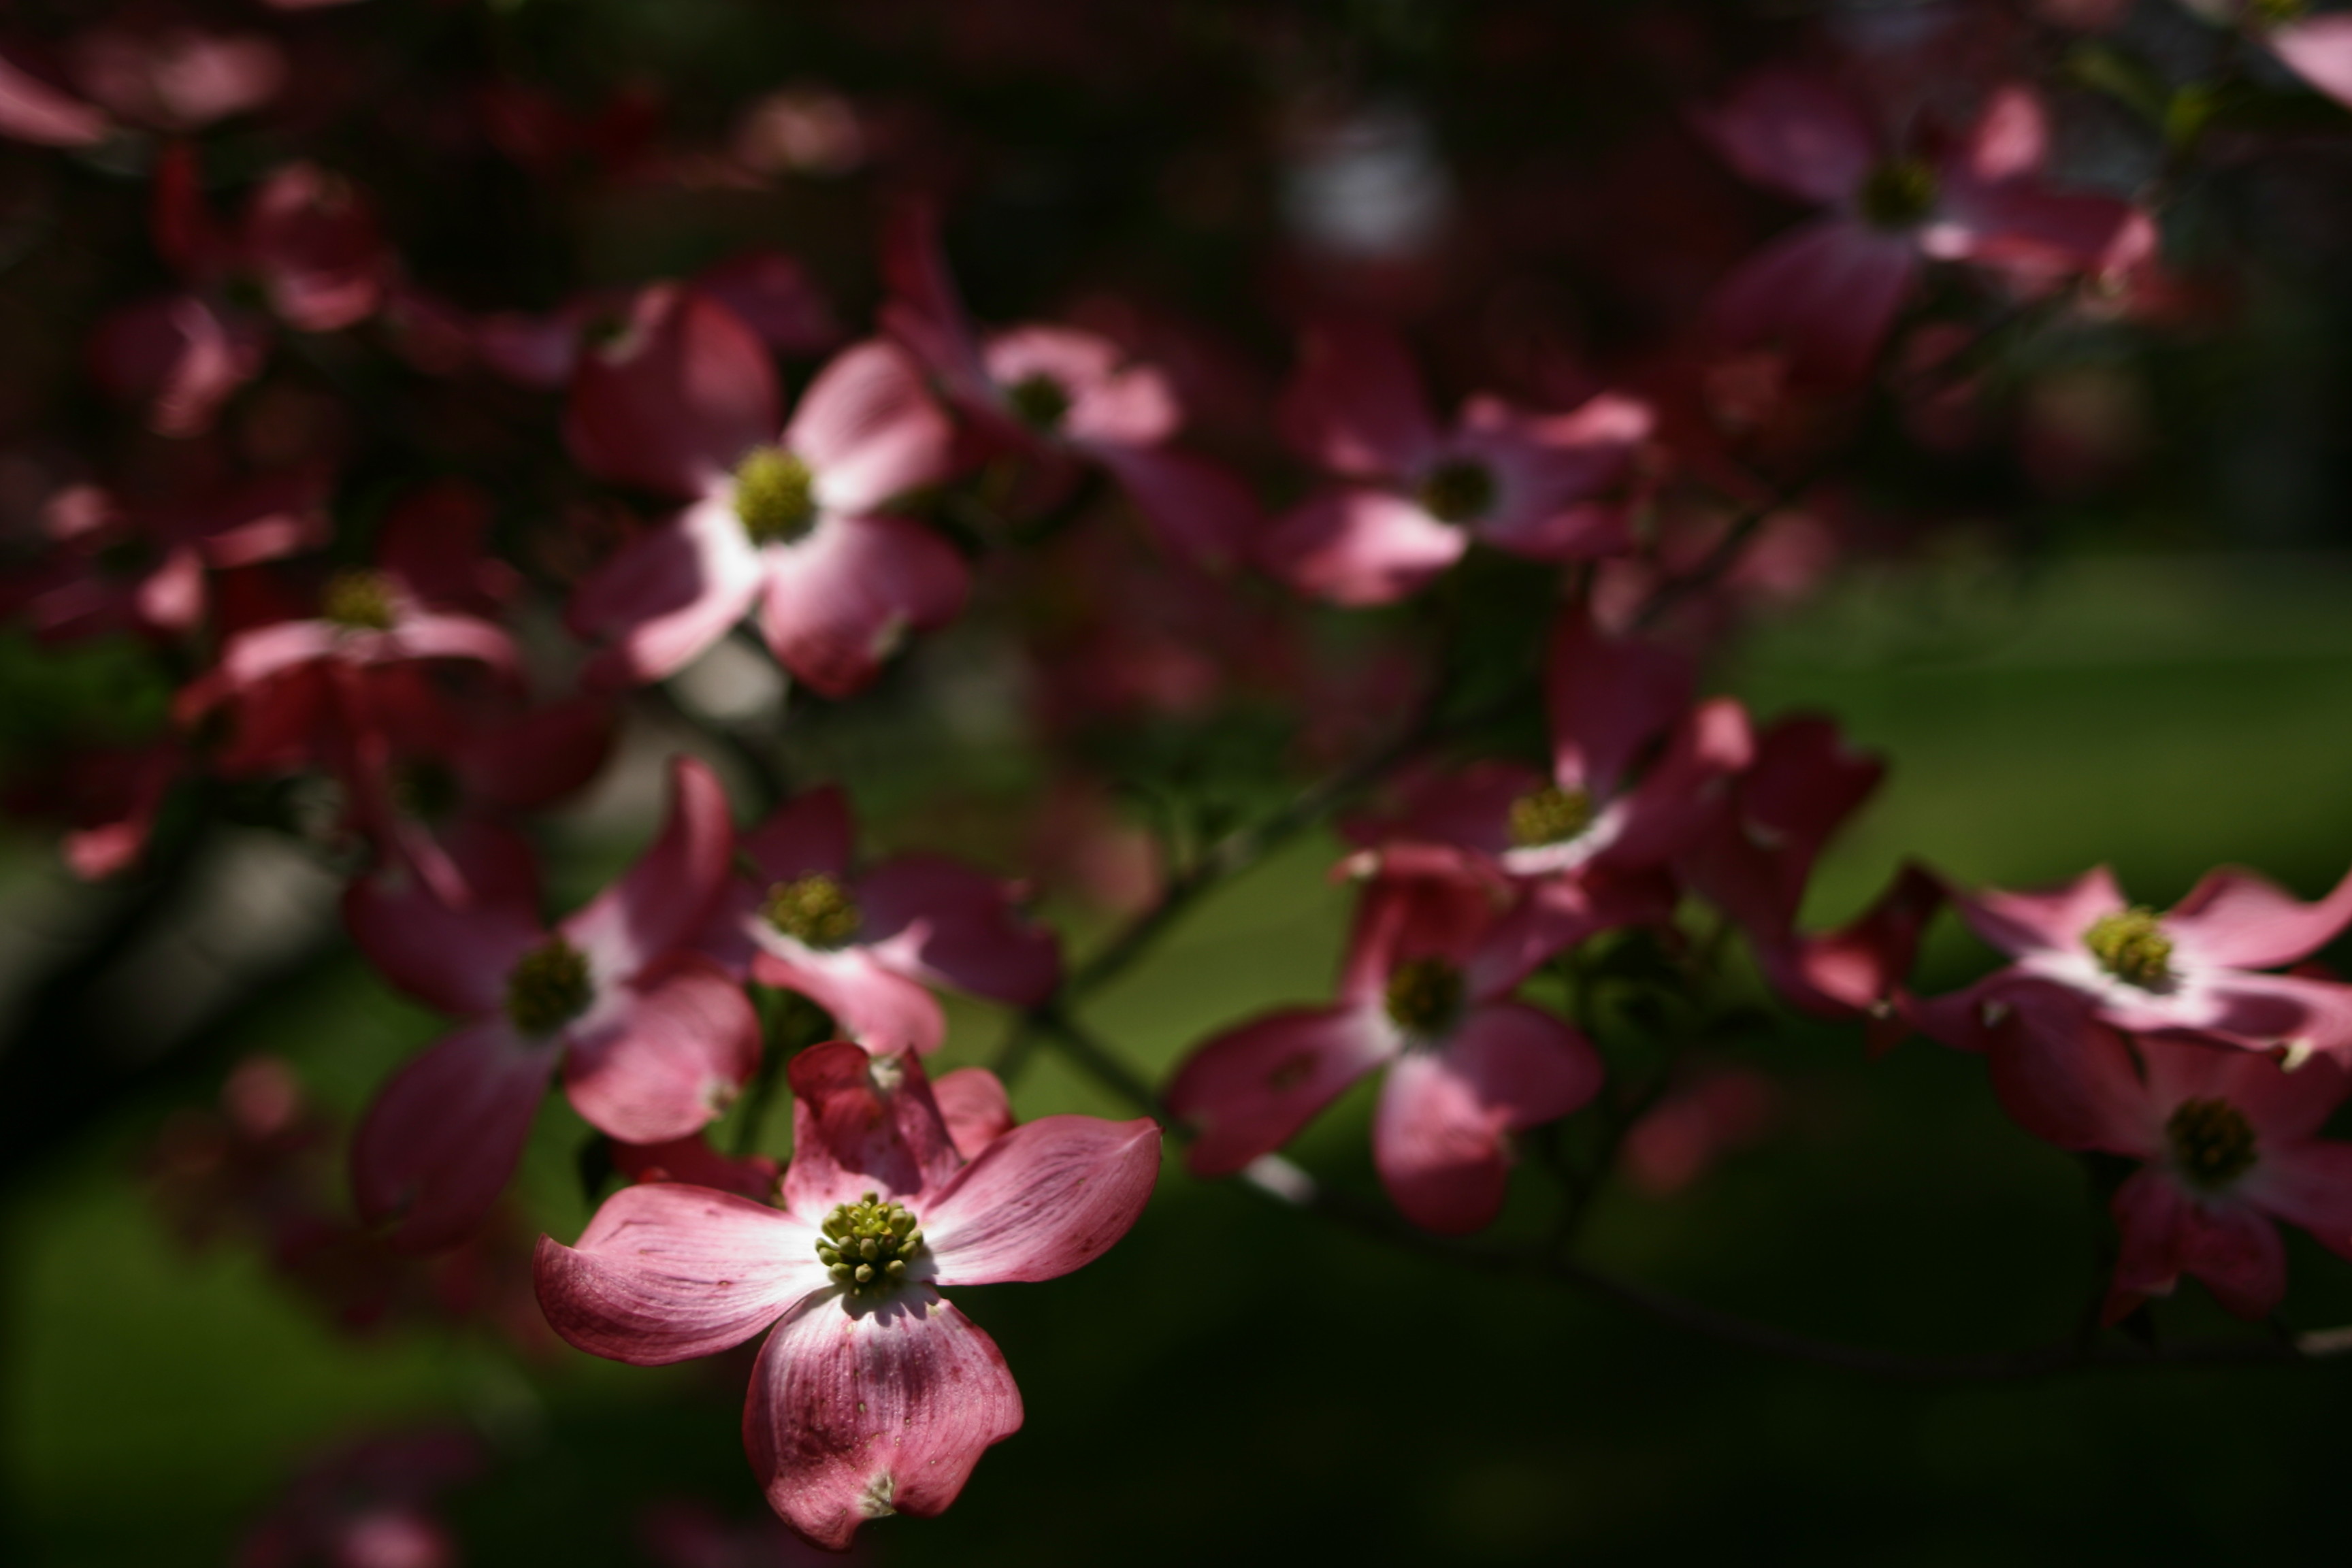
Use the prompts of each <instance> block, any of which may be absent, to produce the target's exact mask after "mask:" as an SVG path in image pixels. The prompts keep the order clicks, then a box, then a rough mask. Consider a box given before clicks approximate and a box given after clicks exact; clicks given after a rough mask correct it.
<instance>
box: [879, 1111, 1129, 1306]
mask: <svg viewBox="0 0 2352 1568" xmlns="http://www.w3.org/2000/svg"><path fill="white" fill-rule="evenodd" d="M1159 1178H1160V1124H1159V1123H1158V1122H1156V1121H1152V1120H1151V1119H1150V1117H1148V1116H1147V1117H1142V1118H1139V1119H1138V1120H1136V1121H1104V1120H1102V1119H1101V1118H1099V1117H1094V1116H1046V1117H1041V1118H1039V1119H1038V1120H1037V1121H1032V1122H1029V1123H1028V1124H1026V1125H1025V1126H1022V1127H1016V1128H1014V1129H1013V1131H1010V1132H1007V1133H1006V1134H1004V1135H1003V1137H1001V1138H999V1139H997V1140H996V1141H995V1142H992V1143H991V1144H989V1146H988V1147H987V1148H986V1149H984V1150H982V1152H981V1154H980V1157H979V1158H978V1159H976V1160H974V1161H973V1162H972V1163H971V1164H969V1165H966V1166H965V1167H964V1168H963V1169H962V1170H961V1171H959V1172H957V1173H955V1175H954V1176H952V1177H951V1178H950V1180H949V1181H948V1184H947V1185H946V1186H944V1187H942V1188H940V1191H939V1192H938V1193H936V1194H927V1195H926V1196H925V1198H924V1200H923V1208H922V1216H921V1217H922V1222H923V1234H924V1235H925V1236H926V1237H929V1240H930V1249H931V1254H932V1256H933V1257H934V1258H937V1259H938V1260H939V1271H940V1272H939V1280H940V1284H942V1285H950V1286H951V1285H994V1284H998V1283H1001V1282H1003V1281H1005V1280H1012V1279H1055V1278H1056V1277H1057V1276H1060V1275H1064V1274H1067V1273H1069V1272H1070V1271H1071V1270H1072V1269H1074V1268H1083V1267H1085V1266H1086V1265H1087V1264H1089V1263H1092V1262H1093V1261H1094V1260H1095V1259H1096V1258H1100V1257H1101V1256H1102V1255H1103V1254H1104V1253H1106V1252H1108V1251H1109V1250H1110V1247H1111V1244H1112V1243H1113V1242H1115V1241H1117V1240H1118V1238H1119V1237H1122V1236H1125V1235H1126V1234H1127V1232H1128V1228H1129V1226H1132V1225H1134V1224H1135V1222H1136V1218H1137V1216H1139V1215H1141V1214H1142V1213H1143V1205H1144V1204H1145V1203H1146V1202H1147V1201H1148V1200H1149V1199H1150V1196H1151V1187H1152V1184H1153V1183H1154V1182H1156V1181H1158V1180H1159Z"/></svg>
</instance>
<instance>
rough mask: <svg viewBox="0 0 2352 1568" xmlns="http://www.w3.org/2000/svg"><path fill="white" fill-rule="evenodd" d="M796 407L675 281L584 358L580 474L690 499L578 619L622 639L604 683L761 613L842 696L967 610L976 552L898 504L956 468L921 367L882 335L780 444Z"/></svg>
mask: <svg viewBox="0 0 2352 1568" xmlns="http://www.w3.org/2000/svg"><path fill="white" fill-rule="evenodd" d="M781 408H782V393H781V391H780V390H779V388H778V386H777V384H776V373H775V368H774V366H773V365H772V363H770V361H769V358H768V352H767V349H766V347H765V346H764V345H763V344H762V343H761V342H760V339H759V337H758V336H757V335H756V334H755V333H754V332H753V331H751V328H750V327H748V326H746V325H745V324H744V323H743V322H742V321H740V319H738V318H737V317H736V316H735V314H734V313H733V312H732V311H730V310H728V309H727V308H726V307H725V306H723V305H721V304H719V302H718V301H717V300H714V299H712V298H710V297H709V295H707V294H704V293H701V292H699V291H693V290H687V289H679V288H677V287H675V286H671V285H663V286H660V287H656V288H653V289H646V291H645V292H644V293H642V294H640V295H639V296H638V297H637V300H636V304H635V309H634V310H632V311H631V312H630V316H629V320H628V322H627V324H626V326H625V327H624V328H623V330H622V331H621V333H620V334H619V336H617V337H615V338H614V339H613V340H612V341H611V342H606V343H604V344H602V345H601V346H599V347H597V348H595V349H593V350H592V351H590V352H589V353H587V354H586V355H584V356H583V359H582V361H581V363H580V366H579V369H578V371H577V373H576V374H574V375H573V377H572V396H571V403H570V406H569V408H568V410H567V413H566V417H565V436H566V439H567V440H568V441H569V443H570V445H571V447H572V455H573V457H574V458H577V459H578V461H579V463H580V466H581V467H583V468H586V469H587V470H588V471H589V472H590V473H593V474H594V475H596V476H597V477H599V478H600V479H610V480H613V481H614V482H616V483H620V484H625V485H633V486H635V487H637V488H639V489H646V490H650V491H652V492H654V493H655V494H656V495H661V496H665V497H668V498H670V499H673V500H680V501H684V502H686V503H687V505H686V507H685V510H682V511H679V512H678V513H677V514H676V515H675V516H673V517H671V518H670V519H669V520H668V521H666V522H663V523H661V524H660V525H658V526H657V527H656V528H654V529H652V530H651V531H648V532H646V533H645V534H643V535H641V536H639V537H638V538H636V539H635V540H634V541H632V542H629V543H628V544H626V545H624V546H623V547H622V549H621V551H620V552H619V553H618V554H616V555H614V557H613V559H612V560H610V561H608V562H607V563H605V564H604V567H603V568H602V569H601V570H599V571H598V572H596V573H595V574H593V575H592V576H591V577H590V578H589V579H588V580H587V581H586V582H584V583H583V584H581V586H580V590H579V592H578V594H577V595H575V596H574V597H573V599H572V624H573V626H574V627H575V628H576V629H577V630H579V631H580V632H581V633H582V634H583V635H585V636H589V637H597V638H601V639H608V640H609V642H610V646H609V647H606V648H605V650H604V653H603V654H601V655H600V656H599V657H598V658H597V659H596V660H595V662H594V663H593V664H592V665H591V667H590V671H589V678H590V679H592V680H594V681H600V682H606V683H615V684H635V683H640V682H644V681H648V680H657V679H661V678H662V677H664V676H666V675H669V674H671V673H673V672H674V671H676V670H677V669H678V668H682V667H683V666H684V665H685V664H686V663H687V662H688V660H690V659H692V658H694V657H695V656H696V655H698V654H699V653H701V652H702V650H703V649H705V648H707V647H709V646H710V645H711V644H712V643H714V642H717V641H718V640H719V638H720V637H724V636H725V635H726V634H727V631H728V628H729V627H730V626H733V625H734V624H735V623H736V622H738V621H740V620H741V619H742V618H743V617H744V616H745V615H746V614H747V613H750V612H751V611H752V610H753V609H754V608H755V607H756V608H757V611H758V615H759V627H760V633H761V637H763V638H764V639H765V641H766V642H767V645H768V647H769V649H770V651H771V652H772V653H773V654H774V655H775V657H776V658H777V660H778V662H780V663H781V664H782V665H783V667H784V668H786V669H788V670H790V671H791V672H792V673H793V675H794V676H795V677H797V678H799V679H802V680H804V681H806V682H807V683H808V684H809V685H810V686H811V687H813V688H814V689H816V690H818V691H820V692H823V693H824V694H825V695H826V696H829V697H843V696H846V695H848V694H849V693H851V692H853V691H855V690H856V689H858V688H860V687H862V686H864V685H866V683H867V682H869V681H871V680H872V679H874V678H875V676H876V675H877V674H878V673H880V670H881V668H882V661H883V660H884V659H885V658H887V657H889V655H890V653H891V652H892V651H893V650H894V649H896V648H897V647H898V645H899V644H900V643H901V642H903V641H904V640H905V639H906V637H907V634H908V632H909V631H913V630H919V629H924V628H928V627H930V626H939V625H941V624H942V623H944V622H946V621H948V620H950V619H951V618H952V617H953V616H955V614H956V612H957V611H958V610H960V609H961V608H962V606H963V601H964V595H965V592H966V589H967V585H968V582H969V576H970V574H969V573H968V572H967V571H966V570H965V567H964V563H963V559H962V557H961V556H959V555H958V554H957V553H956V552H955V551H954V550H953V549H952V548H951V547H950V545H949V544H948V542H946V541H945V540H943V539H941V538H940V536H939V535H938V534H936V533H934V532H932V531H930V530H929V529H928V528H926V527H924V526H923V525H922V524H920V523H918V522H913V521H908V520H907V519H904V518H898V517H891V516H888V515H887V514H886V513H885V512H884V511H883V510H882V508H883V507H884V505H885V504H886V503H887V502H888V501H889V500H891V499H892V498H894V497H896V496H898V495H900V494H902V493H904V492H906V491H908V490H910V489H915V488H917V487H918V486H920V485H925V484H929V483H930V482H931V481H932V480H934V479H939V478H940V477H941V476H942V475H943V474H945V473H946V471H947V464H948V455H949V453H948V446H949V440H950V428H949V426H948V421H947V418H946V416H944V415H943V414H941V413H940V410H939V408H938V407H937V406H936V405H934V404H933V403H932V402H931V401H930V399H929V396H928V395H926V394H925V392H924V390H923V384H922V378H921V376H920V375H919V374H918V373H917V371H916V369H915V366H914V364H913V363H912V362H910V361H909V360H908V358H907V356H906V354H905V353H903V352H902V351H900V350H899V349H898V348H897V347H896V346H895V345H893V344H890V343H886V342H863V343H859V344H856V346H854V347H852V348H849V349H847V350H845V351H844V352H843V353H841V354H839V355H838V356H836V357H835V359H834V360H833V361H832V362H831V363H828V364H827V365H826V366H825V367H824V369H823V370H821V371H819V372H818V373H817V376H816V379H815V380H814V382H813V383H811V384H810V385H809V388H808V390H807V392H805V393H804V394H803V395H802V397H801V401H800V405H799V406H798V407H797V408H796V409H794V410H793V416H792V421H791V423H790V424H788V425H783V426H782V434H778V426H779V425H780V424H781V423H782V412H781Z"/></svg>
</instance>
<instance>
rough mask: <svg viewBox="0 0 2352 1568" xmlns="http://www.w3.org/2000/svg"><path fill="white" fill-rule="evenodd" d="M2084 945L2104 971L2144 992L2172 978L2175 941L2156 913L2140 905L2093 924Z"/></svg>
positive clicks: (2084, 938)
mask: <svg viewBox="0 0 2352 1568" xmlns="http://www.w3.org/2000/svg"><path fill="white" fill-rule="evenodd" d="M2083 945H2084V947H2087V948H2089V949H2090V950H2091V956H2092V957H2094V958H2095V959H2097V960H2098V961H2099V967H2100V968H2102V969H2104V970H2105V971H2106V972H2107V973H2110V974H2112V975H2114V976H2115V977H2116V979H2118V980H2122V981H2126V982H2128V983H2130V984H2134V985H2137V986H2139V987H2141V988H2142V989H2147V988H2149V987H2152V986H2157V985H2161V984H2164V982H2166V981H2168V980H2169V979H2171V978H2172V939H2171V938H2170V937H2168V936H2167V935H2165V934H2164V931H2163V928H2162V927H2160V926H2158V924H2157V923H2156V915H2155V913H2154V911H2152V910H2146V909H2143V908H2141V907H2139V906H2138V905H2137V904H2135V905H2134V906H2132V907H2131V908H2130V909H2127V910H2118V911H2117V912H2116V913H2115V914H2111V915H2101V916H2100V917H2099V918H2098V919H2097V920H2095V921H2092V922H2091V929H2090V930H2088V931H2084V933H2083Z"/></svg>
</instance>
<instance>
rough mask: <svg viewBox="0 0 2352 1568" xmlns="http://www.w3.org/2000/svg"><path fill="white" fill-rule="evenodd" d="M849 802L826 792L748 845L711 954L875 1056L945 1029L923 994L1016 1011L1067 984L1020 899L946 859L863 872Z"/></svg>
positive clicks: (803, 801) (934, 1042)
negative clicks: (968, 997)
mask: <svg viewBox="0 0 2352 1568" xmlns="http://www.w3.org/2000/svg"><path fill="white" fill-rule="evenodd" d="M855 843H856V824H855V823H854V821H853V820H852V818H851V816H850V809H849V799H848V796H846V795H844V794H843V793H842V792H841V791H840V790H839V789H837V788H835V787H833V786H830V785H827V786H825V787H824V788H820V789H814V790H810V791H808V792H806V793H805V794H803V795H797V796H795V797H794V798H793V799H792V800H789V801H787V802H785V803H784V805H782V806H781V807H779V808H778V809H777V811H776V814H775V815H774V816H771V817H770V818H769V819H768V820H767V822H766V823H764V824H763V825H761V826H760V827H759V828H757V829H756V830H754V831H752V832H751V833H748V834H746V835H744V837H743V839H742V842H741V844H740V847H739V848H738V852H737V864H738V865H739V866H743V865H748V866H749V867H750V868H751V869H752V870H753V872H754V873H755V875H753V876H751V877H748V878H746V877H739V878H737V879H736V880H735V881H734V882H733V883H732V884H731V886H730V889H729V890H728V892H727V894H726V896H725V898H724V900H722V902H721V904H720V907H719V916H718V919H717V920H716V921H714V923H713V926H712V930H711V931H710V934H709V936H708V937H707V938H706V940H705V943H704V946H705V948H706V951H708V952H710V954H711V955H712V956H713V957H715V958H717V959H718V960H719V963H721V964H723V965H724V966H725V967H726V968H727V969H728V970H729V971H730V973H737V974H742V973H747V972H748V973H749V974H750V976H751V979H753V980H756V981H758V982H759V983H760V984H762V985H775V986H781V987H782V988H784V989H787V990H791V991H796V992H798V993H800V994H802V995H803V996H806V997H807V998H809V1000H811V1001H813V1002H814V1003H816V1004H817V1005H819V1006H821V1007H823V1008H824V1010H825V1011H826V1012H828V1013H830V1014H832V1015H833V1017H834V1020H835V1023H836V1024H838V1025H839V1026H840V1028H841V1030H842V1032H843V1033H844V1034H845V1035H846V1036H849V1037H853V1038H855V1039H856V1040H858V1041H860V1042H862V1043H863V1044H865V1045H866V1046H867V1047H871V1048H872V1049H874V1050H876V1051H881V1052H895V1051H901V1050H906V1049H909V1048H912V1049H914V1050H917V1051H931V1050H935V1049H937V1048H938V1047H939V1044H940V1040H941V1039H942V1038H944V1037H945V1036H946V1033H947V1020H946V1018H945V1016H943V1015H942V1014H941V1013H940V1005H939V1003H938V1002H937V1001H936V1000H934V999H933V997H932V995H931V994H930V991H929V989H928V987H929V986H931V985H945V986H949V987H950V988H952V989H955V990H958V991H965V992H969V993H971V994H973V995H976V996H985V997H987V998H989V999H990V1000H992V1001H996V1002H1003V1003H1005V1004H1008V1005H1013V1006H1029V1005H1034V1004H1035V1003H1039V1002H1043V1001H1044V1000H1045V998H1046V997H1048V996H1050V995H1052V994H1053V993H1054V987H1055V985H1056V984H1059V983H1060V981H1061V974H1062V963H1061V952H1060V948H1059V946H1058V945H1057V943H1056V942H1055V937H1054V933H1053V931H1050V930H1048V929H1047V928H1045V927H1044V926H1041V925H1037V924H1034V923H1033V922H1032V921H1029V920H1027V919H1026V918H1025V917H1024V916H1023V915H1022V914H1021V912H1020V910H1019V909H1018V907H1017V906H1016V903H1015V896H1016V894H1017V893H1018V891H1019V889H1017V888H1015V887H1013V886H1009V885H1008V884H1006V883H1004V882H1002V881H999V880H998V879H995V878H993V877H991V876H988V875H986V874H985V873H983V872H981V871H977V870H974V869H972V868H971V867H969V866H965V865H962V864H961V863H960V862H957V861H954V860H950V859H948V858H945V857H944V856H939V855H901V856H898V857H896V858H892V859H888V860H885V861H883V862H882V863H881V864H880V865H877V866H874V867H871V868H866V869H865V870H862V871H861V870H858V869H856V866H855V862H854V858H853V848H854V846H855Z"/></svg>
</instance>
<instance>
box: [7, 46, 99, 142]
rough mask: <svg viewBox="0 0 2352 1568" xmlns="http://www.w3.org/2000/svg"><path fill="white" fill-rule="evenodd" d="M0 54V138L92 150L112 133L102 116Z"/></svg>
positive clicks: (51, 83)
mask: <svg viewBox="0 0 2352 1568" xmlns="http://www.w3.org/2000/svg"><path fill="white" fill-rule="evenodd" d="M16 52H17V48H16V47H14V46H12V47H11V48H9V49H8V50H6V51H0V136H5V137H6V138H8V139H9V140H10V141H12V142H31V143H32V144H33V145H34V146H36V147H95V146H97V145H98V144H99V143H100V142H103V141H105V140H106V139H107V138H108V137H109V136H110V135H112V134H113V133H114V127H113V126H112V124H110V122H109V121H108V120H107V118H106V116H105V114H104V113H102V112H101V111H100V110H99V109H98V108H97V107H95V106H94V105H92V104H89V103H85V102H84V101H82V100H80V99H79V98H77V97H75V96H74V95H73V94H72V93H70V92H68V91H67V90H66V89H64V88H63V87H61V86H59V85H58V84H57V83H54V82H51V81H48V80H46V79H44V78H43V77H42V76H41V75H40V74H38V73H37V72H36V71H34V70H31V69H28V68H26V64H24V63H22V62H20V61H19V60H17V59H13V58H10V56H11V55H12V54H16Z"/></svg>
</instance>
